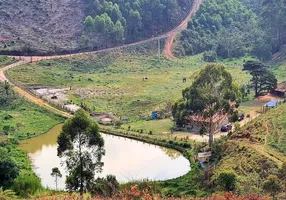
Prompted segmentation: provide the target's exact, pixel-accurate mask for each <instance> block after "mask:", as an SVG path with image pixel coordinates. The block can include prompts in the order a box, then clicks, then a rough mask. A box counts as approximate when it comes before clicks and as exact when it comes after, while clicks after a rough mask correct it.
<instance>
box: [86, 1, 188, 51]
mask: <svg viewBox="0 0 286 200" xmlns="http://www.w3.org/2000/svg"><path fill="white" fill-rule="evenodd" d="M85 1H86V2H85V14H86V16H87V17H86V19H85V21H84V33H83V35H82V37H81V39H82V44H83V45H84V46H85V47H87V46H89V47H92V48H95V49H98V48H104V47H106V46H108V45H110V44H108V43H107V42H106V41H109V42H110V43H111V44H113V45H116V44H122V43H129V42H134V41H138V40H140V39H143V38H149V37H152V36H156V35H158V34H160V33H162V32H165V31H168V30H170V29H171V28H172V27H174V26H175V25H176V24H178V23H179V22H180V21H181V20H180V19H181V18H183V17H185V16H186V14H187V11H188V10H190V8H191V6H192V0H168V1H167V0H136V1H134V0H85Z"/></svg>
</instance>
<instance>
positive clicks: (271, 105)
mask: <svg viewBox="0 0 286 200" xmlns="http://www.w3.org/2000/svg"><path fill="white" fill-rule="evenodd" d="M278 103H279V100H271V101H269V102H268V103H267V104H265V105H264V107H275V106H276V105H277V104H278Z"/></svg>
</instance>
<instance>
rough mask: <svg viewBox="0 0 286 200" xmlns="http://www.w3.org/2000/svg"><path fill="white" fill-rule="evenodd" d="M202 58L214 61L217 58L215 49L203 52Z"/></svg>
mask: <svg viewBox="0 0 286 200" xmlns="http://www.w3.org/2000/svg"><path fill="white" fill-rule="evenodd" d="M203 60H204V61H206V62H215V61H216V60H217V54H216V52H215V51H207V52H205V53H204V54H203Z"/></svg>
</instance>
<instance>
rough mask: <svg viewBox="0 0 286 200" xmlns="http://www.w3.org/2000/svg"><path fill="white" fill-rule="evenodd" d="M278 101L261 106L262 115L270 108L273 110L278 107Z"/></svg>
mask: <svg viewBox="0 0 286 200" xmlns="http://www.w3.org/2000/svg"><path fill="white" fill-rule="evenodd" d="M279 102H280V101H279V100H271V101H269V102H267V103H266V104H264V105H263V108H262V111H263V113H265V112H267V111H268V110H269V109H270V108H274V107H276V106H277V105H278V103H279Z"/></svg>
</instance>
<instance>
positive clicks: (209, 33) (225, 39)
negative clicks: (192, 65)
mask: <svg viewBox="0 0 286 200" xmlns="http://www.w3.org/2000/svg"><path fill="white" fill-rule="evenodd" d="M285 17H286V2H285V1H283V0H264V1H262V2H261V1H258V0H241V2H239V1H237V0H206V1H205V2H204V4H203V5H202V6H201V7H200V9H199V11H198V12H197V13H196V15H195V17H194V18H193V19H192V20H191V21H190V22H189V24H188V29H187V30H185V31H183V32H182V34H181V36H180V38H179V40H180V43H179V44H178V45H177V47H176V49H175V53H176V54H177V55H194V54H198V53H202V52H205V53H204V59H205V60H206V61H214V60H216V59H217V58H233V57H241V56H244V55H253V56H256V57H258V58H259V59H261V60H268V59H270V58H271V55H272V54H274V53H276V52H277V51H279V49H280V48H281V46H283V45H284V44H285V42H286V37H285V36H286V21H285V20H283V19H285Z"/></svg>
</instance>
